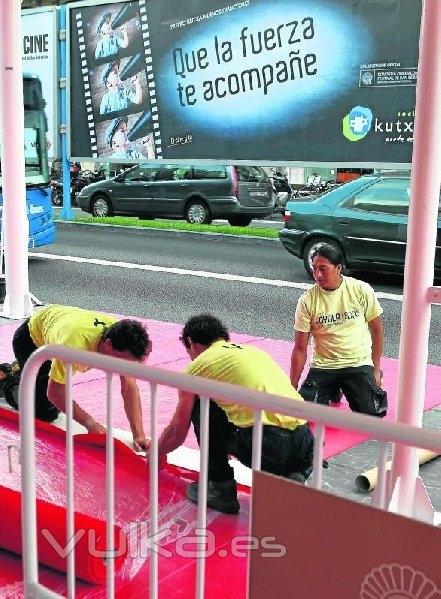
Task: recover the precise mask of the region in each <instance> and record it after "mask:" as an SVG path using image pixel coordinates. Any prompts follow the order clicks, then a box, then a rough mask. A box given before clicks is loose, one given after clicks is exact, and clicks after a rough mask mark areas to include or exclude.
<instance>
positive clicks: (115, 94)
mask: <svg viewBox="0 0 441 599" xmlns="http://www.w3.org/2000/svg"><path fill="white" fill-rule="evenodd" d="M151 62H152V59H151V55H150V45H149V31H148V25H147V15H146V9H145V1H144V0H141V1H134V2H116V3H110V4H100V5H99V6H95V5H87V6H82V7H80V8H74V9H72V10H71V12H70V65H71V77H70V137H71V152H70V154H71V156H77V157H81V158H96V159H102V160H103V161H107V162H122V161H130V160H132V161H134V162H139V161H140V160H146V159H156V158H161V156H162V154H161V139H160V131H159V125H158V109H157V106H156V99H155V86H154V78H153V69H152V66H151Z"/></svg>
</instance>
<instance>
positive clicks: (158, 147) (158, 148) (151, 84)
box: [138, 0, 162, 158]
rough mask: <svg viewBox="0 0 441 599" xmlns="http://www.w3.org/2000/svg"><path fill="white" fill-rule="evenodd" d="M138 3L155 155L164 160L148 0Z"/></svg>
mask: <svg viewBox="0 0 441 599" xmlns="http://www.w3.org/2000/svg"><path fill="white" fill-rule="evenodd" d="M138 1H139V14H140V17H141V31H142V39H143V44H144V56H145V68H146V72H147V86H148V89H149V95H150V104H151V112H152V123H153V137H154V143H155V153H156V158H162V141H161V129H160V126H159V113H158V103H157V98H156V85H155V74H154V71H153V66H152V63H153V61H152V52H151V49H150V33H149V25H148V21H147V9H146V0H138Z"/></svg>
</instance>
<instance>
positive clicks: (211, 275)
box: [29, 252, 403, 302]
mask: <svg viewBox="0 0 441 599" xmlns="http://www.w3.org/2000/svg"><path fill="white" fill-rule="evenodd" d="M29 256H32V257H35V258H46V260H58V261H60V262H77V263H80V264H96V265H97V266H112V267H114V268H127V269H128V270H145V271H149V272H163V273H168V274H172V275H183V276H186V277H201V278H204V279H221V280H223V281H240V282H241V283H254V284H257V285H269V286H272V287H288V288H291V289H301V290H302V291H307V290H308V289H309V288H310V287H311V284H310V283H294V282H291V281H280V280H278V279H263V278H260V277H244V276H242V275H233V274H229V273H219V272H210V271H205V270H187V269H185V268H169V267H167V266H156V265H154V264H134V263H132V262H111V261H110V260H100V259H98V258H81V257H79V256H60V255H58V254H46V253H43V252H38V253H37V252H29ZM377 297H378V298H379V299H389V300H395V301H399V302H401V301H403V296H402V295H398V294H395V293H382V292H379V293H377Z"/></svg>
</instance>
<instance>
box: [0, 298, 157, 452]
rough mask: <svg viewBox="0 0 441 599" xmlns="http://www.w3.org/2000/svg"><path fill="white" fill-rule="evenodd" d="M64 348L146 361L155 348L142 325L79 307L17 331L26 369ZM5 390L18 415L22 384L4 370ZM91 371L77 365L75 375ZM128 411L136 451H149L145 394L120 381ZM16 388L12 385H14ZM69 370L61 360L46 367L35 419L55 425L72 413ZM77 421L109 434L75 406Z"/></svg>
mask: <svg viewBox="0 0 441 599" xmlns="http://www.w3.org/2000/svg"><path fill="white" fill-rule="evenodd" d="M54 344H55V345H63V346H65V347H71V348H75V349H84V350H87V351H91V352H97V353H99V354H103V355H106V356H113V357H116V358H123V359H126V360H130V361H134V362H143V361H144V360H145V359H146V358H147V357H148V355H149V354H150V352H151V348H152V344H151V342H150V340H149V337H148V334H147V331H146V330H145V328H144V327H143V326H142V324H141V323H139V322H138V321H136V320H129V319H124V320H118V319H117V318H115V317H114V316H110V315H108V314H103V313H101V312H92V311H90V310H83V309H81V308H75V307H73V306H61V305H48V306H46V307H44V308H42V309H41V310H39V311H38V312H35V314H33V315H32V316H31V317H30V318H28V319H27V320H25V321H24V322H23V323H22V324H21V325H20V326H19V327H18V329H17V330H16V331H15V334H14V337H13V340H12V348H13V351H14V355H15V358H16V361H17V364H15V365H14V366H15V369H16V367H17V365H18V367H19V369H20V370H22V369H23V367H24V365H25V363H26V361H27V359H28V358H29V356H30V355H31V354H32V353H33V352H34V351H35V350H36V349H37V348H38V347H42V346H43V345H54ZM0 370H1V371H2V373H1V378H2V380H1V381H0V382H1V387H2V388H3V390H4V391H6V390H7V391H8V392H5V393H4V395H5V399H6V401H7V402H8V403H9V404H10V405H11V406H12V407H13V408H15V409H16V410H18V407H19V406H18V403H17V388H18V382H19V378H18V380H16V381H15V385H14V382H13V381H11V379H10V377H11V376H16V372H15V373H11V369H10V368H8V367H7V365H4V364H3V365H0ZM87 370H89V367H88V366H85V365H82V364H72V371H73V374H75V372H85V371H87ZM120 380H121V394H122V397H123V400H124V409H125V412H126V415H127V419H128V421H129V423H130V428H131V431H132V434H133V441H134V443H135V446H136V448H141V449H147V447H148V441H147V439H146V436H145V434H144V428H143V423H142V412H141V402H140V396H139V389H138V386H137V384H136V381H135V380H134V379H131V378H128V377H125V376H120ZM11 383H12V384H11ZM65 385H66V367H65V365H64V363H63V362H61V361H60V360H57V359H55V360H48V361H47V362H44V364H43V365H42V366H41V368H40V370H39V373H38V375H37V380H36V388H35V415H36V417H37V418H38V419H40V420H44V421H46V422H53V421H54V420H55V419H56V418H57V416H58V414H59V413H60V411H62V412H65V411H66V409H65V408H66V389H65ZM73 418H74V420H76V422H78V423H79V424H81V425H82V426H84V427H85V428H86V429H87V430H88V432H90V433H105V432H106V429H105V428H104V427H103V426H102V425H101V424H99V423H98V422H96V421H95V420H94V418H92V416H91V415H90V414H88V413H87V412H86V411H85V410H84V409H83V408H81V407H80V405H78V403H77V402H75V401H74V402H73Z"/></svg>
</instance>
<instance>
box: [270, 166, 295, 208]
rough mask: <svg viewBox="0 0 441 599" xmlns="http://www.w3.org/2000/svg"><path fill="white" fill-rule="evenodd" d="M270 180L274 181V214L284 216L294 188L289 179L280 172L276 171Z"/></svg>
mask: <svg viewBox="0 0 441 599" xmlns="http://www.w3.org/2000/svg"><path fill="white" fill-rule="evenodd" d="M270 179H271V180H272V185H273V193H274V195H275V203H274V210H273V214H274V213H280V214H284V213H285V209H286V204H287V202H288V201H289V200H290V199H291V197H292V187H291V185H290V184H289V181H288V177H287V176H286V175H285V174H283V173H280V172H279V171H275V172H274V174H273V175H272V176H270Z"/></svg>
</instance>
